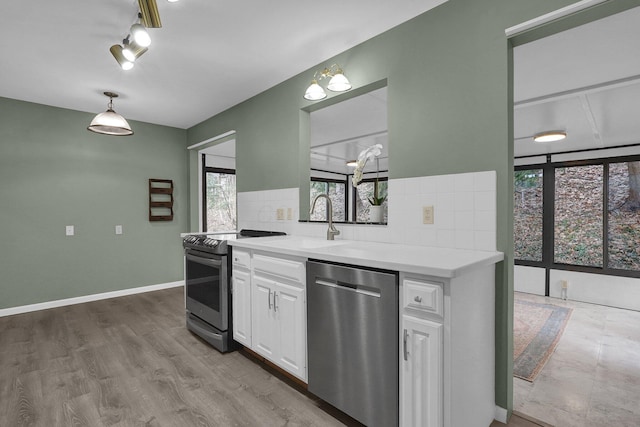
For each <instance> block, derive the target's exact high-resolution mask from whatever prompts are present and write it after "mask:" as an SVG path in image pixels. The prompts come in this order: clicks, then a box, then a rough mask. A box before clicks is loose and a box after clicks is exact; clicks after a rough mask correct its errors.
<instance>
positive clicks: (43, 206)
mask: <svg viewBox="0 0 640 427" xmlns="http://www.w3.org/2000/svg"><path fill="white" fill-rule="evenodd" d="M93 116H94V114H90V113H83V112H78V111H72V110H66V109H61V108H55V107H48V106H44V105H39V104H33V103H28V102H22V101H16V100H12V99H7V98H0V229H1V230H2V233H1V234H0V235H1V236H2V238H1V239H0V265H1V268H0V309H1V308H7V307H16V306H21V305H27V304H34V303H39V302H45V301H52V300H58V299H64V298H71V297H78V296H83V295H90V294H95V293H101V292H108V291H115V290H121V289H129V288H134V287H139V286H146V285H155V284H161V283H168V282H173V281H178V280H182V279H183V273H182V265H183V261H182V247H181V240H180V236H179V235H180V233H181V232H183V231H186V230H187V227H188V222H189V215H188V214H189V197H188V187H189V184H188V178H189V173H188V169H189V167H188V156H187V150H186V148H185V147H186V134H187V132H186V130H182V129H176V128H169V127H164V126H157V125H152V124H148V123H141V122H134V121H131V122H130V124H131V126H132V127H133V129H134V132H135V134H134V135H133V136H130V137H111V136H104V135H98V134H94V133H92V132H89V131H87V130H86V127H87V125H88V124H89V122H90V121H91V119H92V118H93ZM149 178H165V179H172V180H174V185H175V190H174V194H175V202H174V206H175V209H174V211H175V216H174V220H173V221H172V222H155V223H150V222H149V221H148V190H147V188H148V181H147V180H148V179H149ZM116 224H119V225H122V226H123V229H124V234H122V235H121V236H116V235H115V231H114V227H115V225H116ZM66 225H74V226H75V234H76V235H75V236H73V237H66V236H65V226H66Z"/></svg>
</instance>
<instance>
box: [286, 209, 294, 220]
mask: <svg viewBox="0 0 640 427" xmlns="http://www.w3.org/2000/svg"><path fill="white" fill-rule="evenodd" d="M287 219H288V220H289V221H291V220H292V219H293V209H291V208H287Z"/></svg>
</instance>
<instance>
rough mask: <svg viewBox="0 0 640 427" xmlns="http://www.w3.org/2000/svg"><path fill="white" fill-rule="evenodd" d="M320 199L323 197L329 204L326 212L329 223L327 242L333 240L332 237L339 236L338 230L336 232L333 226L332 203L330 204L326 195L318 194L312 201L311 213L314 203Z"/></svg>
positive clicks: (314, 206)
mask: <svg viewBox="0 0 640 427" xmlns="http://www.w3.org/2000/svg"><path fill="white" fill-rule="evenodd" d="M320 197H324V198H325V199H327V202H329V212H327V220H328V221H329V229H328V230H327V240H334V239H333V238H334V236H337V235H338V234H340V230H336V227H334V226H333V203H331V199H330V198H329V196H327V195H326V194H318V195H317V196H316V198H315V199H313V204H312V205H311V212H310V213H313V210H314V209H315V208H316V202H317V201H318V199H319V198H320Z"/></svg>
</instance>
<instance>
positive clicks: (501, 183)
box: [188, 0, 574, 410]
mask: <svg viewBox="0 0 640 427" xmlns="http://www.w3.org/2000/svg"><path fill="white" fill-rule="evenodd" d="M571 3H574V2H573V1H570V0H538V1H531V0H483V1H478V0H450V1H448V2H447V3H445V4H443V5H441V6H439V7H437V8H435V9H433V10H431V11H429V12H427V13H425V14H423V15H421V16H419V17H417V18H415V19H413V20H411V21H409V22H407V23H405V24H402V25H400V26H398V27H396V28H393V29H392V30H390V31H388V32H386V33H383V34H381V35H379V36H377V37H374V38H373V39H370V40H368V41H366V42H364V43H362V44H361V45H358V46H356V47H354V48H352V49H350V50H348V51H346V52H344V53H342V54H340V55H338V56H336V57H334V58H330V59H327V61H325V62H323V63H322V64H318V66H317V67H314V68H313V69H310V70H308V71H306V72H304V73H302V74H299V75H297V76H295V77H293V78H291V79H289V80H287V81H285V82H283V83H281V84H279V85H277V86H275V87H273V88H271V89H269V90H267V91H265V92H263V93H261V94H259V95H258V96H256V97H254V98H252V99H250V100H248V101H245V102H243V103H242V104H239V105H237V106H235V107H233V108H231V109H229V110H227V111H225V112H223V113H221V114H219V115H217V116H214V117H212V118H210V119H209V120H206V121H204V122H203V123H201V124H199V125H197V126H195V127H193V128H191V129H189V130H188V140H189V143H190V144H193V143H197V142H199V141H203V140H205V139H208V138H210V137H213V136H215V135H219V134H222V133H224V132H226V131H228V130H231V129H235V130H236V131H237V135H236V150H237V158H236V169H237V180H238V181H237V185H238V191H255V190H267V189H278V188H291V187H298V186H300V185H302V183H303V182H304V181H305V179H306V178H305V177H307V176H308V175H307V174H308V172H307V171H306V168H307V167H308V162H304V161H303V160H302V159H305V158H307V159H308V155H307V154H306V151H307V149H308V148H307V147H306V146H305V145H307V146H308V135H306V134H305V132H308V125H307V124H306V123H304V115H303V114H301V110H302V109H305V108H308V107H309V105H310V104H311V103H310V102H308V101H305V100H304V99H303V98H302V94H303V93H304V90H305V88H306V87H307V86H308V84H309V82H310V79H311V77H312V76H313V72H314V70H315V69H316V68H320V67H323V66H325V65H331V64H332V63H334V62H337V63H339V64H340V65H341V66H342V67H343V68H344V70H345V74H346V75H347V77H348V78H349V80H350V81H351V82H352V84H353V85H354V88H358V87H361V86H364V85H367V84H371V83H373V82H377V81H380V80H383V79H387V82H388V99H389V119H388V120H389V138H390V140H391V142H390V144H389V145H390V153H389V155H390V168H389V169H390V177H391V178H405V177H416V176H425V175H440V174H451V173H459V172H472V171H484V170H496V171H497V176H498V189H497V190H498V200H497V203H498V236H497V242H498V250H500V251H503V252H504V253H505V261H504V262H502V263H500V264H499V265H498V266H497V268H496V403H497V404H498V405H499V406H501V407H503V408H508V409H509V410H510V409H511V408H512V406H513V405H512V347H513V337H512V328H513V325H512V323H513V300H512V299H513V257H512V255H513V244H512V233H513V218H512V216H513V214H512V212H513V210H512V187H511V185H512V184H511V183H512V166H513V159H512V158H513V144H512V143H511V142H510V141H511V136H512V130H511V128H510V116H511V110H512V94H511V92H510V89H509V81H510V78H511V77H510V69H511V68H510V67H511V65H510V58H511V54H510V46H509V41H508V40H507V39H506V37H505V34H504V30H505V29H506V28H509V27H511V26H513V25H516V24H519V23H522V22H524V21H527V20H529V19H532V18H535V17H538V16H541V15H543V14H545V13H548V12H551V11H553V10H557V9H559V8H562V7H564V6H566V5H568V4H571ZM318 43H322V40H318ZM329 96H330V97H331V96H336V95H333V94H329ZM338 96H340V95H338ZM343 96H344V95H343ZM300 141H302V144H301V143H300ZM191 203H192V207H193V206H194V203H196V206H197V201H195V202H194V201H193V200H192V201H191ZM301 211H302V209H301ZM192 226H193V224H192ZM196 226H197V225H196Z"/></svg>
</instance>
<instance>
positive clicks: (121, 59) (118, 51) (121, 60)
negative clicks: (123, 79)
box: [109, 44, 133, 71]
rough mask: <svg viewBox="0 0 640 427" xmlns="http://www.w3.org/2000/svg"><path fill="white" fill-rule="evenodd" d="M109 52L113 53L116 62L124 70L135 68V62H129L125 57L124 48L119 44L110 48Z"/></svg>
mask: <svg viewBox="0 0 640 427" xmlns="http://www.w3.org/2000/svg"><path fill="white" fill-rule="evenodd" d="M109 50H110V51H111V54H112V55H113V57H114V58H115V59H116V61H118V64H120V67H122V69H123V70H125V71H127V70H130V69H132V68H133V61H129V60H128V59H127V58H126V57H125V56H124V53H123V49H122V46H120V45H119V44H114V45H113V46H111V47H110V48H109Z"/></svg>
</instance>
